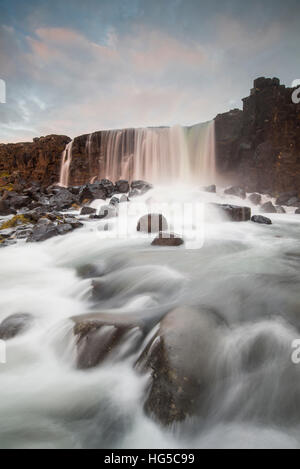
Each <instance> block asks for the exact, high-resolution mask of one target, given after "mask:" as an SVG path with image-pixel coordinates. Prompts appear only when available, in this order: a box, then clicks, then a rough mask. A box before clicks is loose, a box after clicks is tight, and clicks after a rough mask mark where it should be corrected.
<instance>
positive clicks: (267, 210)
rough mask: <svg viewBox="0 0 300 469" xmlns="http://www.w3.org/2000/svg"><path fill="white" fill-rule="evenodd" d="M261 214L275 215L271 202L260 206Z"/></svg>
mask: <svg viewBox="0 0 300 469" xmlns="http://www.w3.org/2000/svg"><path fill="white" fill-rule="evenodd" d="M261 212H262V213H277V210H276V207H274V205H273V204H272V202H266V203H265V204H263V205H262V206H261Z"/></svg>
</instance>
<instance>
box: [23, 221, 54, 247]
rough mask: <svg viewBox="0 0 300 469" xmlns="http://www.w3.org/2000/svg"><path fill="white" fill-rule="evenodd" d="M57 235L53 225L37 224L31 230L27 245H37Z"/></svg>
mask: <svg viewBox="0 0 300 469" xmlns="http://www.w3.org/2000/svg"><path fill="white" fill-rule="evenodd" d="M58 234H59V232H58V229H57V226H56V225H54V223H52V222H49V223H38V224H37V225H35V227H34V228H33V230H32V234H31V235H30V236H29V237H28V238H27V243H38V242H41V241H46V240H47V239H50V238H53V237H54V236H57V235H58Z"/></svg>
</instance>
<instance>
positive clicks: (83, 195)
mask: <svg viewBox="0 0 300 469" xmlns="http://www.w3.org/2000/svg"><path fill="white" fill-rule="evenodd" d="M85 200H86V201H89V202H91V201H92V200H106V190H105V188H104V187H103V186H102V185H101V184H100V183H94V184H86V185H85V186H82V187H81V189H80V192H79V202H80V203H82V202H83V201H85Z"/></svg>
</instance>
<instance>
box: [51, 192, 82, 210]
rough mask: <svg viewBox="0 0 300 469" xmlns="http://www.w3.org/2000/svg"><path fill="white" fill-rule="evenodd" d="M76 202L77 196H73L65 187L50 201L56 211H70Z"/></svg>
mask: <svg viewBox="0 0 300 469" xmlns="http://www.w3.org/2000/svg"><path fill="white" fill-rule="evenodd" d="M76 201H77V198H76V196H74V195H73V194H71V192H70V191H69V190H68V189H65V188H64V187H61V188H60V189H59V190H57V193H56V194H55V195H53V196H52V197H50V199H49V202H50V205H51V206H52V207H53V208H54V209H55V210H64V209H68V208H70V207H71V206H72V204H73V203H75V202H76Z"/></svg>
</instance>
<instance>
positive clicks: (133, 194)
mask: <svg viewBox="0 0 300 469" xmlns="http://www.w3.org/2000/svg"><path fill="white" fill-rule="evenodd" d="M139 195H142V192H141V191H139V190H138V189H132V190H131V191H130V192H129V194H128V197H129V199H133V198H134V197H138V196H139Z"/></svg>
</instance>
